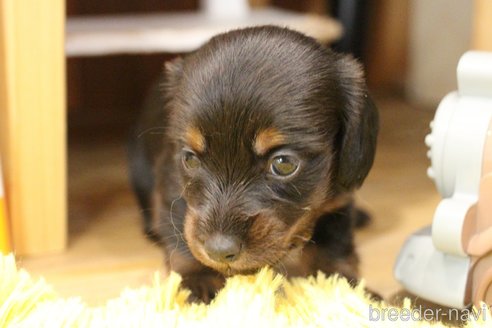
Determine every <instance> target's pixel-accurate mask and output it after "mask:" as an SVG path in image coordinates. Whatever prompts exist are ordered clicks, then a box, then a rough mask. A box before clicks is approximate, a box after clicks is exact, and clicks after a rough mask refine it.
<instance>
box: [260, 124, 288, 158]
mask: <svg viewBox="0 0 492 328" xmlns="http://www.w3.org/2000/svg"><path fill="white" fill-rule="evenodd" d="M283 143H285V136H284V135H283V134H282V133H281V132H280V131H278V130H277V129H275V128H266V129H264V130H262V131H260V132H259V133H258V134H257V135H256V137H255V140H254V142H253V147H254V150H255V152H256V153H257V154H258V155H265V154H266V153H267V152H268V151H269V150H270V149H272V148H275V147H277V146H280V145H282V144H283Z"/></svg>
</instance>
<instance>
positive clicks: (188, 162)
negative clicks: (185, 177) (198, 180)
mask: <svg viewBox="0 0 492 328" xmlns="http://www.w3.org/2000/svg"><path fill="white" fill-rule="evenodd" d="M183 165H184V166H185V167H186V168H187V169H189V170H195V169H197V168H199V167H200V160H199V159H198V157H197V156H196V155H195V154H194V153H192V152H191V151H185V152H184V153H183Z"/></svg>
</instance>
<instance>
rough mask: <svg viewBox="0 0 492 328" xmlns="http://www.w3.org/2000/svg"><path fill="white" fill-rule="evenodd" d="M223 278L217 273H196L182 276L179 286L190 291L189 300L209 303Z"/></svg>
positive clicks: (222, 283) (222, 284)
mask: <svg viewBox="0 0 492 328" xmlns="http://www.w3.org/2000/svg"><path fill="white" fill-rule="evenodd" d="M224 282H225V279H224V277H222V276H221V275H220V274H219V273H215V272H214V273H197V274H193V275H188V276H185V277H183V281H182V282H181V286H182V287H184V288H187V289H189V290H190V291H191V295H190V297H189V298H188V301H189V302H194V303H199V302H204V303H206V304H208V303H210V302H211V301H212V299H214V297H215V295H216V294H217V292H218V291H219V290H220V289H221V288H222V287H223V286H224Z"/></svg>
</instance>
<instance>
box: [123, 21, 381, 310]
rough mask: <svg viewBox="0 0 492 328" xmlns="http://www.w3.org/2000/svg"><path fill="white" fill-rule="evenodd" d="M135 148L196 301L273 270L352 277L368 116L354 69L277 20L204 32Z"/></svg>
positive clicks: (136, 169)
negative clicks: (355, 197)
mask: <svg viewBox="0 0 492 328" xmlns="http://www.w3.org/2000/svg"><path fill="white" fill-rule="evenodd" d="M160 91H161V92H159V90H158V91H157V92H154V95H153V96H151V97H150V98H149V100H148V103H147V106H146V109H145V110H144V113H143V117H142V119H141V121H140V123H139V126H138V129H137V131H136V133H135V136H134V139H133V140H132V143H131V152H130V159H131V174H132V182H133V185H134V189H135V191H136V194H137V197H138V199H139V202H140V206H141V208H142V210H143V214H144V216H145V220H146V230H147V233H149V234H150V235H152V236H154V238H158V240H159V241H160V242H161V243H162V244H163V247H164V249H165V253H166V261H167V264H168V268H170V269H172V270H175V271H177V272H179V273H181V274H182V275H183V278H184V281H183V282H184V284H185V285H186V286H187V287H189V288H190V289H191V290H192V292H193V294H194V295H195V296H196V297H198V298H200V299H203V300H205V301H207V300H209V299H210V298H211V297H213V295H214V293H215V292H216V290H217V289H218V288H220V287H221V285H222V283H223V279H224V276H228V275H232V274H236V273H249V272H253V271H255V270H257V269H259V268H260V267H263V266H265V265H271V266H273V267H275V268H277V269H278V270H279V271H281V272H283V273H287V274H289V275H308V274H312V273H316V271H317V270H321V271H323V272H326V273H328V274H329V273H332V272H339V273H341V274H342V275H345V276H346V277H348V278H349V279H357V262H358V260H357V256H356V254H355V251H354V246H353V240H352V229H353V223H354V220H353V218H352V217H353V215H354V213H358V211H357V210H355V209H354V208H353V206H352V204H351V203H352V202H351V195H352V192H353V191H354V190H355V189H357V188H358V187H360V185H361V184H362V182H363V180H364V179H365V177H366V175H367V174H368V172H369V169H370V168H371V166H372V163H373V159H374V152H375V147H376V136H377V131H378V119H377V111H376V109H375V107H374V106H373V104H372V102H371V99H370V98H369V96H368V92H367V88H366V85H365V82H364V77H363V72H362V71H361V67H360V65H359V64H358V63H357V62H356V61H354V60H353V59H351V58H350V57H346V56H342V55H339V54H336V53H333V52H332V51H330V50H329V49H327V48H326V47H324V46H322V45H320V44H318V43H317V42H316V41H315V40H313V39H312V38H309V37H306V36H304V35H302V34H300V33H297V32H294V31H291V30H288V29H283V28H278V27H272V26H264V27H255V28H247V29H242V30H236V31H232V32H229V33H225V34H222V35H218V36H216V37H214V38H213V39H211V40H210V41H209V42H208V43H207V44H205V45H204V46H203V47H201V48H200V49H199V50H197V51H196V52H194V53H192V54H190V55H188V56H187V57H185V58H184V59H178V60H175V61H174V62H171V63H168V64H167V65H166V72H165V77H164V82H163V84H162V87H161V90H160Z"/></svg>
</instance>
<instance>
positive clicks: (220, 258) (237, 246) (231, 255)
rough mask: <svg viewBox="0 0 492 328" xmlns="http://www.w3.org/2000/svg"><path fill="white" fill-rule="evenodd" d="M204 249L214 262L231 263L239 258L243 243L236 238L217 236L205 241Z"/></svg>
mask: <svg viewBox="0 0 492 328" xmlns="http://www.w3.org/2000/svg"><path fill="white" fill-rule="evenodd" d="M203 247H204V249H205V251H206V252H207V254H208V256H209V257H210V258H211V259H212V260H214V261H217V262H222V263H230V262H234V261H235V260H237V258H238V257H239V253H240V252H241V241H240V240H239V238H237V237H234V236H229V235H224V234H215V235H214V236H212V237H210V238H208V239H207V240H206V241H205V243H204V245H203Z"/></svg>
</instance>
